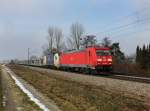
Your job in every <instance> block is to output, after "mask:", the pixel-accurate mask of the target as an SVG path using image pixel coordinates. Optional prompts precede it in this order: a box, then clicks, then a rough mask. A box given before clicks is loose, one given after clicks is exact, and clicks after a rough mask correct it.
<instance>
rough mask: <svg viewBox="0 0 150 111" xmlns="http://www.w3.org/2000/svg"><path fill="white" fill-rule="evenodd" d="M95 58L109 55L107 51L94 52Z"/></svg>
mask: <svg viewBox="0 0 150 111" xmlns="http://www.w3.org/2000/svg"><path fill="white" fill-rule="evenodd" d="M96 55H97V56H108V55H111V53H110V51H109V50H96Z"/></svg>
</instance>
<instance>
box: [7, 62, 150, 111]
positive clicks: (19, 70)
mask: <svg viewBox="0 0 150 111" xmlns="http://www.w3.org/2000/svg"><path fill="white" fill-rule="evenodd" d="M9 67H10V68H11V69H12V70H13V71H14V72H15V73H16V74H17V75H19V76H20V77H22V78H23V79H25V80H26V81H28V82H29V83H30V84H32V85H33V86H34V87H35V88H37V89H38V90H39V91H40V92H42V93H43V94H45V95H46V96H48V97H49V98H50V99H52V100H54V101H55V103H56V104H57V105H58V106H59V107H60V108H61V109H62V110H63V111H148V110H149V108H148V106H146V105H145V104H144V103H143V101H140V100H138V99H135V98H131V97H126V96H124V94H122V93H119V92H115V93H114V92H110V91H107V90H106V89H105V88H103V87H95V86H90V85H85V84H81V83H78V82H74V81H71V80H67V79H64V78H58V77H55V76H54V75H50V74H43V73H40V72H37V71H33V70H31V69H28V68H24V67H21V66H14V65H11V66H9Z"/></svg>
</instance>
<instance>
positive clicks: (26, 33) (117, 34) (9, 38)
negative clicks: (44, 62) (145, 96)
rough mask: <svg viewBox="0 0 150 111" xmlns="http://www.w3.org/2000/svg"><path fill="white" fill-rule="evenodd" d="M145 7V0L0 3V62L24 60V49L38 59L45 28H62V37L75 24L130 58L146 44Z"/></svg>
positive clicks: (149, 13)
mask: <svg viewBox="0 0 150 111" xmlns="http://www.w3.org/2000/svg"><path fill="white" fill-rule="evenodd" d="M145 7H150V1H149V0H0V60H2V59H11V58H19V59H22V58H26V57H27V48H28V47H29V48H31V53H32V54H33V55H40V54H41V51H42V48H41V47H42V46H43V45H44V44H46V43H47V41H46V37H47V35H48V34H47V29H48V27H49V26H51V25H52V26H57V27H60V28H62V29H63V31H64V36H65V37H66V36H69V28H70V25H71V24H72V23H73V22H77V21H78V22H80V23H81V24H83V25H84V27H85V31H86V34H95V35H96V36H97V38H98V39H99V40H101V39H102V38H103V37H105V36H108V37H110V39H112V41H113V42H120V45H121V48H122V50H123V51H124V52H125V53H126V54H132V53H134V52H135V48H136V46H137V44H139V45H142V44H144V43H149V42H150V20H149V19H146V20H145V18H150V8H146V9H145ZM136 11H138V13H137V12H136ZM135 12H136V13H135ZM143 19H144V21H140V20H143ZM135 21H139V22H137V23H136V24H134V25H130V26H127V27H124V26H125V25H127V24H130V23H132V22H135ZM120 26H123V28H119V29H118V28H117V27H120Z"/></svg>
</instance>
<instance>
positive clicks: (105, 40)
mask: <svg viewBox="0 0 150 111" xmlns="http://www.w3.org/2000/svg"><path fill="white" fill-rule="evenodd" d="M110 45H111V40H110V39H109V38H108V37H105V38H104V39H103V40H102V46H104V47H110Z"/></svg>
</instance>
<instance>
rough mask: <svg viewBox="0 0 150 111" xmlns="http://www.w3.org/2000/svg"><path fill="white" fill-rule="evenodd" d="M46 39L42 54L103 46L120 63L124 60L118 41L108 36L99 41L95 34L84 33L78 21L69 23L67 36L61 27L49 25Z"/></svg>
mask: <svg viewBox="0 0 150 111" xmlns="http://www.w3.org/2000/svg"><path fill="white" fill-rule="evenodd" d="M47 41H48V47H46V48H44V54H47V53H51V52H53V51H57V52H61V51H65V50H79V49H82V48H86V47H89V46H104V47H109V48H110V49H111V53H112V55H113V56H114V58H115V59H116V62H119V63H121V62H124V60H125V55H124V53H123V52H122V51H121V49H120V45H119V43H112V42H111V40H110V39H109V37H104V38H103V39H102V41H101V42H99V41H98V40H97V38H96V36H95V35H85V29H84V27H83V25H82V24H80V23H78V22H76V23H73V24H72V25H71V27H70V33H69V36H68V37H65V38H64V34H63V31H62V29H60V28H58V27H53V26H50V27H49V28H48V37H47Z"/></svg>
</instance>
